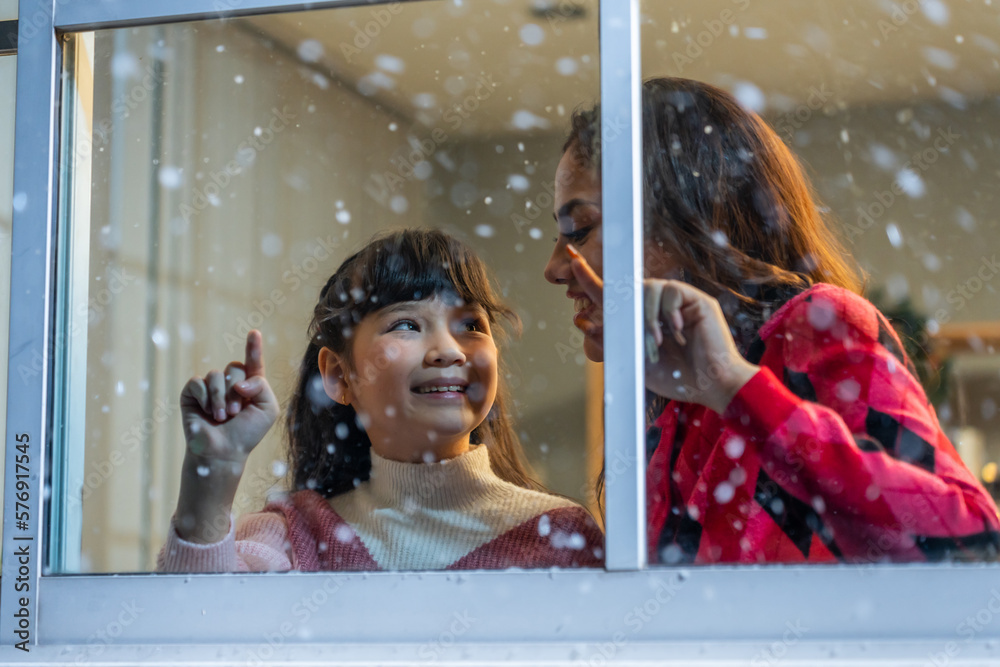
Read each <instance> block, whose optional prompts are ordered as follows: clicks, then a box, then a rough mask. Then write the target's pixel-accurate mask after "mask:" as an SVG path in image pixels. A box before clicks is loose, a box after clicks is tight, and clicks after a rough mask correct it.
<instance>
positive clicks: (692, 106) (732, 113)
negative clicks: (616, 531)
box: [563, 78, 864, 499]
mask: <svg viewBox="0 0 1000 667" xmlns="http://www.w3.org/2000/svg"><path fill="white" fill-rule="evenodd" d="M600 128H601V111H600V107H599V106H595V107H593V108H591V109H589V110H586V111H577V112H576V113H574V114H573V118H572V123H571V128H570V134H569V137H568V139H567V140H566V143H565V145H564V146H563V152H566V151H573V153H572V155H573V157H575V158H576V160H577V161H578V162H579V163H581V164H582V165H583V166H585V167H588V168H591V169H594V170H596V171H597V173H598V175H599V174H600V166H601V145H600V141H601V136H600V135H601V133H600ZM642 139H643V141H642V152H643V155H642V159H643V193H644V194H643V197H644V207H645V211H644V218H643V221H644V222H643V224H644V235H645V238H646V240H647V241H652V242H653V243H655V244H657V245H658V246H659V247H660V248H661V249H662V250H663V251H664V252H666V253H667V254H668V256H669V257H670V263H671V265H676V266H679V267H681V269H682V270H683V277H684V280H685V281H686V282H688V283H690V284H692V285H694V286H695V287H697V288H699V289H701V290H704V291H705V292H707V293H709V294H711V295H712V296H715V297H716V298H717V299H719V303H720V305H721V306H722V310H723V313H725V316H726V320H727V322H728V323H729V325H730V329H731V330H732V333H733V336H734V338H735V340H736V342H737V345H738V346H739V347H740V349H741V350H742V351H743V353H744V354H746V353H747V351H748V348H749V346H750V345H751V344H752V342H753V340H754V338H755V336H756V335H757V331H758V330H759V329H760V327H761V325H763V324H764V322H766V321H767V319H768V318H769V317H770V316H771V315H772V314H773V313H774V311H775V310H776V309H777V308H778V307H780V306H781V305H782V304H783V303H784V302H785V301H787V300H788V299H789V298H791V296H793V295H794V294H796V293H797V292H800V291H802V290H804V289H806V288H808V287H809V286H811V285H813V284H815V283H818V282H824V283H830V284H833V285H837V286H839V287H843V288H845V289H847V290H850V291H852V292H855V293H859V294H860V293H861V292H862V290H863V288H864V275H863V273H862V272H861V270H860V269H859V268H858V267H857V265H856V264H855V262H854V260H853V259H852V258H851V257H850V255H849V254H848V253H847V251H846V250H845V248H844V245H843V244H842V243H841V241H840V240H839V238H838V237H837V236H836V235H835V234H834V233H833V231H832V229H831V228H830V226H829V225H828V224H827V222H826V221H825V220H824V219H823V216H822V215H821V214H820V208H819V205H818V203H817V199H816V196H815V193H814V191H813V188H812V185H811V184H810V182H809V180H808V179H807V178H806V176H805V173H804V171H803V169H802V166H801V165H800V164H799V161H798V160H797V159H796V157H795V156H794V155H793V154H792V152H791V151H790V150H789V149H788V147H787V146H786V145H785V144H784V143H783V142H782V141H781V139H780V138H779V137H778V135H777V133H775V132H774V130H772V129H771V128H770V127H769V126H768V125H767V123H765V122H764V121H763V120H762V119H761V118H760V117H759V116H758V115H757V114H755V113H753V112H752V111H748V110H746V109H744V108H743V107H742V106H740V104H739V102H738V101H737V100H736V99H735V98H733V97H732V96H731V95H730V94H729V93H727V92H725V91H723V90H721V89H719V88H716V87H714V86H711V85H708V84H706V83H701V82H699V81H693V80H691V79H680V78H657V79H650V80H648V81H646V82H644V83H643V89H642ZM645 269H646V277H652V278H656V277H664V276H662V275H658V274H657V270H656V267H655V261H651V258H647V260H646V262H645ZM666 402H667V401H666V399H664V398H663V397H659V396H655V395H653V394H649V393H647V415H648V416H650V417H651V418H655V416H656V415H658V414H659V413H660V412H661V411H662V410H663V408H664V406H665V404H666ZM603 477H604V471H603V470H602V471H601V475H600V477H599V479H598V483H597V498H598V499H600V498H601V491H602V487H603Z"/></svg>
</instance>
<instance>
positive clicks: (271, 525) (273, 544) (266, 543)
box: [156, 512, 294, 572]
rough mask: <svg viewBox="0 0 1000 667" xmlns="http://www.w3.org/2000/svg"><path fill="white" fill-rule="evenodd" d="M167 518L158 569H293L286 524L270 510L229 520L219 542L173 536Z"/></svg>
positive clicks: (269, 570)
mask: <svg viewBox="0 0 1000 667" xmlns="http://www.w3.org/2000/svg"><path fill="white" fill-rule="evenodd" d="M174 520H175V519H171V520H170V531H169V533H168V535H167V542H166V544H164V545H163V549H161V550H160V555H159V557H158V558H157V562H156V569H157V571H158V572H274V571H285V570H291V569H293V568H294V564H293V557H292V552H291V547H290V545H289V541H288V524H287V523H286V522H285V518H284V517H283V516H281V515H280V514H277V513H274V512H259V513H256V514H248V515H245V516H242V517H240V518H239V519H238V520H237V521H235V522H233V521H230V522H229V533H228V534H227V535H226V536H225V537H224V538H223V539H222V540H220V541H219V542H213V543H212V544H197V543H195V542H188V541H187V540H183V539H181V538H180V536H178V535H177V529H176V528H175V527H174Z"/></svg>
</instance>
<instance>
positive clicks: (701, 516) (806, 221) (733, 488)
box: [642, 0, 1000, 564]
mask: <svg viewBox="0 0 1000 667" xmlns="http://www.w3.org/2000/svg"><path fill="white" fill-rule="evenodd" d="M643 8H644V15H645V19H646V20H645V21H644V23H643V33H642V39H643V65H644V71H643V76H644V77H645V78H647V79H650V78H655V81H652V82H649V83H647V84H646V92H645V94H646V96H647V98H648V99H649V100H650V104H649V105H648V109H649V111H648V112H647V114H648V115H647V119H646V135H647V137H649V139H648V142H649V143H648V144H647V147H646V152H647V155H646V159H647V161H648V162H647V164H649V165H651V167H650V169H651V174H650V177H649V178H650V180H648V181H647V197H649V198H650V200H651V201H650V204H648V205H647V209H648V210H651V211H653V213H651V214H650V217H649V218H648V219H647V231H648V233H649V235H650V239H649V240H650V241H653V242H654V243H649V244H647V254H646V260H645V264H646V266H647V269H649V274H650V275H652V276H655V277H658V278H678V277H679V278H681V279H682V280H683V281H685V282H686V283H688V284H690V285H693V286H695V287H698V288H699V289H700V290H702V292H703V294H695V295H692V296H690V297H689V298H690V299H693V300H704V302H705V303H710V302H711V299H712V297H716V298H717V300H718V302H719V303H721V306H722V308H721V310H722V314H721V315H720V316H719V317H718V318H716V319H713V320H712V324H707V325H703V327H702V329H700V330H698V331H696V330H694V329H691V328H689V325H686V326H685V328H684V330H683V334H684V336H685V337H686V338H687V345H686V346H682V345H680V344H677V343H675V342H674V341H673V338H672V336H671V335H669V329H668V330H667V332H666V333H667V335H666V340H667V342H666V343H664V345H663V346H662V347H661V348H660V355H659V356H660V359H661V360H662V362H661V363H660V364H659V365H658V366H657V368H658V369H659V375H657V374H655V373H651V375H653V377H654V380H653V381H652V382H654V383H658V384H656V389H657V391H658V393H659V394H661V395H663V396H665V397H666V398H668V399H672V400H673V401H674V402H673V403H672V404H670V405H667V406H666V407H665V408H664V407H663V406H662V405H658V406H656V408H655V410H654V412H655V414H658V415H662V417H661V418H660V419H659V421H657V422H656V427H657V428H659V429H661V430H658V431H656V432H655V435H654V436H653V438H652V440H653V441H654V442H655V443H656V451H654V452H653V453H652V459H651V463H650V468H649V479H650V484H649V493H650V494H651V499H650V527H649V528H650V530H649V534H650V540H651V542H652V546H653V551H654V552H655V559H656V560H658V561H659V562H662V563H668V564H674V563H688V562H694V563H722V562H724V563H733V562H736V563H759V562H787V563H799V562H810V563H812V562H827V561H848V562H859V563H875V562H889V561H892V562H903V561H918V562H920V561H937V560H948V559H962V560H965V559H971V560H979V559H988V560H993V559H995V558H996V555H997V551H998V546H1000V534H998V532H997V531H998V528H1000V525H998V523H997V512H996V505H995V501H994V499H992V498H991V497H990V495H989V494H988V493H987V492H986V491H985V490H984V488H983V485H982V482H983V481H985V482H988V483H990V484H992V488H993V489H994V490H996V488H997V487H996V485H995V481H996V468H997V463H996V462H997V458H998V455H1000V430H998V423H1000V422H998V420H997V419H996V416H995V413H996V399H995V396H996V394H995V390H996V372H997V371H996V368H997V367H996V364H995V363H993V361H994V359H995V357H994V356H993V355H994V353H995V347H996V345H997V343H998V342H1000V328H998V326H1000V322H998V320H997V312H998V311H997V308H996V285H995V284H994V283H993V282H992V281H993V278H994V276H996V275H997V273H998V272H1000V265H997V263H996V258H995V256H994V255H993V254H992V250H991V249H992V248H995V247H996V246H997V244H998V243H1000V226H998V225H997V222H996V216H995V213H994V202H993V200H994V194H993V193H994V191H995V181H996V174H997V169H998V166H1000V163H998V160H997V156H996V151H995V150H993V148H992V147H993V145H994V143H995V142H996V141H997V140H998V138H1000V135H998V132H1000V113H998V108H997V105H996V94H997V92H998V91H1000V88H998V81H1000V80H998V79H997V77H996V75H995V70H996V62H997V61H996V57H997V56H996V54H997V52H998V49H1000V47H998V42H997V40H998V38H1000V34H998V33H997V31H996V29H995V28H991V27H989V26H994V25H995V22H996V16H995V11H994V10H993V9H992V8H991V7H989V6H986V5H983V4H970V3H964V2H949V1H947V0H935V1H934V2H925V3H916V2H914V3H908V4H907V3H876V2H863V3H844V2H839V1H837V0H823V1H821V2H814V3H808V4H801V3H781V4H774V3H757V4H754V3H750V2H748V1H746V0H718V1H715V2H681V3H659V2H645V3H644V5H643ZM679 77H683V78H684V79H686V80H680V79H679ZM689 80H693V81H689ZM704 84H708V85H710V86H713V88H708V87H706V86H705V85H704ZM761 118H762V119H763V121H764V122H765V123H766V125H763V124H760V119H761ZM654 128H655V131H656V132H657V133H658V136H656V137H655V138H654V137H653V136H652V133H653V132H654ZM789 151H790V152H789ZM796 160H797V161H798V163H799V164H801V166H802V171H801V172H800V170H799V168H798V167H797V166H796V164H795V162H796ZM803 174H804V176H803ZM810 188H813V189H814V190H815V197H813V196H812V195H811V194H810ZM664 250H665V251H666V252H663V251H664ZM857 269H861V271H862V272H863V273H864V274H866V276H867V281H866V282H865V283H864V284H862V283H861V282H859V281H858V279H857V278H858V276H859V272H858V271H857ZM810 283H818V285H816V286H813V287H809V284H810ZM824 283H825V285H824ZM831 284H832V285H831ZM852 293H854V294H852ZM857 294H861V295H863V296H864V297H866V298H867V300H868V301H865V300H862V299H861V298H859V297H858V296H857ZM782 304H787V305H785V307H784V308H783V309H782V310H780V311H779V310H778V307H780V306H782ZM873 304H874V305H873ZM876 307H877V308H878V309H879V310H881V312H882V313H884V314H885V315H886V316H887V317H888V318H890V319H891V325H892V326H891V327H890V325H889V324H888V323H887V322H886V321H885V320H883V319H882V318H881V317H880V316H879V315H878V311H877V310H876ZM669 309H670V307H668V308H667V310H668V311H669ZM723 318H724V319H723ZM765 322H766V324H764V323H765ZM727 324H728V326H727ZM893 329H895V331H894V330H893ZM709 330H711V331H715V332H716V333H717V334H718V335H719V337H720V338H719V339H720V340H723V341H728V340H733V339H734V338H735V343H736V347H737V348H738V349H739V351H740V352H741V356H735V355H734V354H732V353H730V352H728V351H727V350H724V349H722V348H718V349H719V350H720V353H719V354H718V355H717V356H716V358H715V360H714V361H712V360H711V357H712V356H713V355H712V352H711V349H712V348H708V349H709V353H708V354H707V356H706V358H705V360H703V361H699V362H697V363H694V362H691V363H690V364H689V363H688V362H689V361H690V360H692V359H693V357H692V356H691V355H693V354H697V352H698V351H699V350H702V349H705V348H703V347H702V343H703V342H704V341H705V340H707V339H706V338H703V337H702V335H703V334H704V332H705V331H709ZM704 335H707V334H704ZM959 348H961V349H959ZM955 350H959V351H962V350H964V351H968V352H974V353H975V354H977V355H979V362H978V363H977V364H976V365H977V366H978V370H976V371H975V372H974V373H972V374H971V376H970V373H969V372H966V373H964V374H963V375H962V376H961V377H960V379H958V380H957V381H956V379H955V377H954V375H950V374H949V371H948V356H949V355H950V354H952V353H954V352H955ZM747 360H749V361H747ZM987 362H989V363H987ZM692 364H693V365H692ZM759 369H763V370H759ZM966 370H967V371H968V370H969V368H968V367H966ZM973 376H974V377H973ZM956 391H957V392H959V394H958V395H957V398H956V395H955V392H956ZM720 413H722V416H721V417H720ZM678 424H683V425H686V427H681V426H678V427H677V428H676V429H675V426H677V425H678ZM956 452H957V453H956ZM959 455H960V457H959Z"/></svg>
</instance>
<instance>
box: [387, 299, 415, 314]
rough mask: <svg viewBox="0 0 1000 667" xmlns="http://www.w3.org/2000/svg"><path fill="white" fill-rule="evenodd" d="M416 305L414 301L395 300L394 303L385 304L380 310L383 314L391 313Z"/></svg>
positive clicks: (410, 308)
mask: <svg viewBox="0 0 1000 667" xmlns="http://www.w3.org/2000/svg"><path fill="white" fill-rule="evenodd" d="M416 305H417V302H416V301H397V302H396V303H394V304H392V305H389V306H386V307H385V308H383V309H382V310H381V311H380V312H382V313H383V314H385V315H391V314H392V313H398V312H399V311H406V310H412V309H413V308H415V307H416Z"/></svg>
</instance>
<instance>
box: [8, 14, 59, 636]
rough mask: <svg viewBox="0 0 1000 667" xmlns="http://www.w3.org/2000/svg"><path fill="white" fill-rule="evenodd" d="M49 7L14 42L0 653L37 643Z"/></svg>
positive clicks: (51, 74) (52, 100)
mask: <svg viewBox="0 0 1000 667" xmlns="http://www.w3.org/2000/svg"><path fill="white" fill-rule="evenodd" d="M52 6H53V2H52V0H47V1H46V0H21V4H20V8H19V9H20V15H21V16H28V17H31V21H21V22H20V26H19V27H20V34H19V38H18V60H17V102H16V105H17V106H16V116H15V135H14V164H15V170H14V199H13V202H14V219H13V228H12V233H11V253H12V256H11V281H10V285H11V287H10V333H9V340H10V345H9V357H8V364H9V365H8V368H9V372H8V378H7V429H6V433H7V440H6V456H7V458H6V467H5V473H4V533H3V571H2V576H0V645H12V644H18V643H21V642H27V644H25V646H31V645H34V644H35V643H36V642H37V641H38V637H37V634H36V632H35V628H36V626H37V620H38V614H37V606H38V605H37V602H38V581H39V578H40V576H41V570H42V557H43V554H44V549H45V545H44V543H43V535H44V533H43V526H42V523H43V516H44V497H43V494H44V490H45V479H46V469H47V465H48V463H49V462H48V461H47V460H46V454H47V452H46V447H47V442H48V439H49V423H48V419H47V414H46V413H47V409H48V398H47V397H48V391H49V373H50V369H51V365H52V359H51V355H50V351H51V349H52V346H51V312H52V308H51V302H52V285H53V282H52V281H53V276H54V274H53V259H54V253H53V247H54V244H53V242H54V231H55V228H54V220H55V218H54V206H55V195H54V192H55V190H54V187H53V185H54V178H55V161H54V156H55V131H56V108H57V104H56V102H57V99H56V91H57V83H58V71H59V70H58V66H59V50H58V44H57V40H56V34H55V29H54V27H53V14H52V8H53V7H52ZM19 446H20V449H19ZM19 457H20V459H19ZM19 483H20V488H18V485H19ZM18 494H21V495H20V496H19V495H18Z"/></svg>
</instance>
